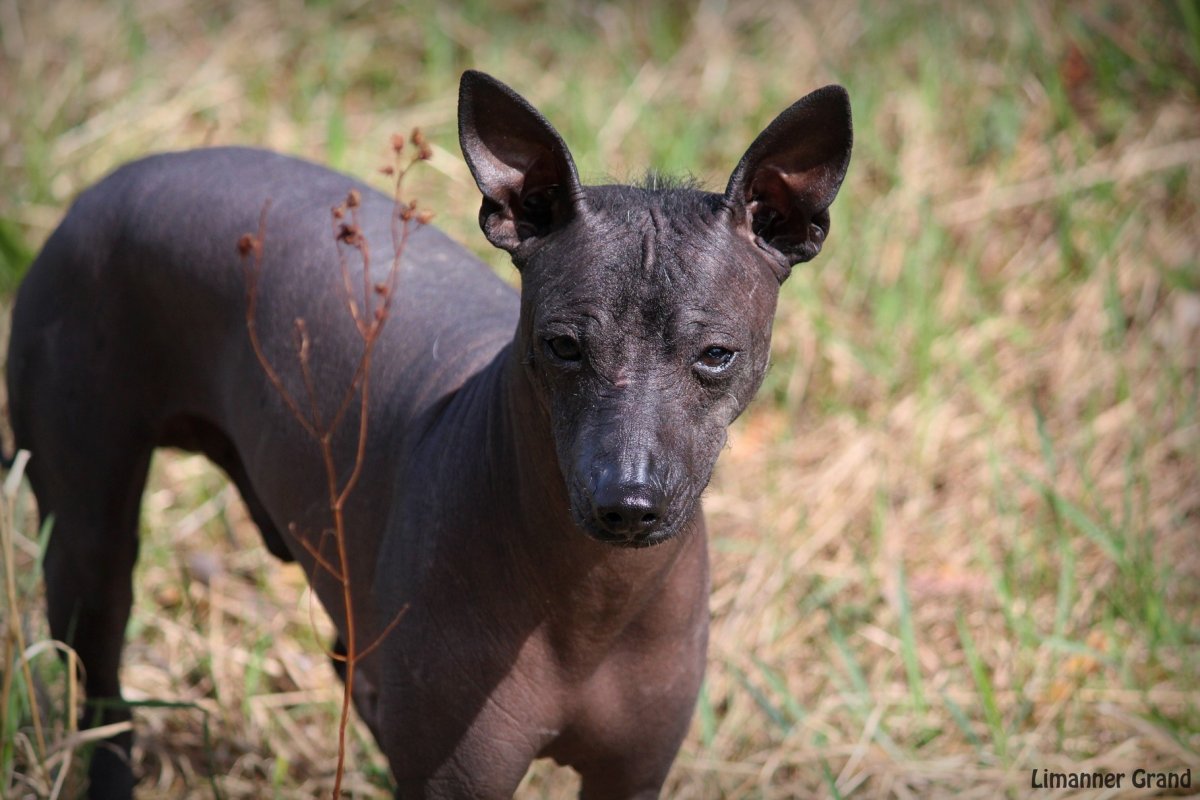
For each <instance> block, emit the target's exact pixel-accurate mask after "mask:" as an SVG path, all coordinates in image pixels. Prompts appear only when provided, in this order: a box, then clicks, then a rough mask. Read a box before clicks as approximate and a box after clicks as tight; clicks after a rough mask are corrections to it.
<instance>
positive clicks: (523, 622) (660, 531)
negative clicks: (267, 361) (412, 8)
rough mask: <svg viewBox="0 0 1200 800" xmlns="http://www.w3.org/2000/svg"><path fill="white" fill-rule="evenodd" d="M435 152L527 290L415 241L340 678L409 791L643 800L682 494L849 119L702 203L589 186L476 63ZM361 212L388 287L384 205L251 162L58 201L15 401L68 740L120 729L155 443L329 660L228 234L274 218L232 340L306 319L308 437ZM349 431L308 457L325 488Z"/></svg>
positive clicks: (697, 615)
mask: <svg viewBox="0 0 1200 800" xmlns="http://www.w3.org/2000/svg"><path fill="white" fill-rule="evenodd" d="M459 138H460V143H461V145H462V150H463V154H464V155H465V157H466V161H467V164H468V165H469V166H470V169H471V173H472V175H473V176H474V178H475V181H476V183H477V184H478V185H479V189H480V191H481V192H482V194H483V205H482V208H481V210H480V212H479V222H480V226H481V227H482V228H483V232H484V234H485V235H486V237H487V239H488V241H490V242H491V243H492V244H493V245H495V246H496V247H499V248H502V249H503V250H506V251H507V252H508V253H510V254H511V256H512V261H513V263H514V264H515V265H516V267H517V269H518V270H519V272H520V277H521V284H522V290H521V292H520V294H519V295H518V293H516V292H515V291H513V290H512V289H510V288H509V287H508V286H507V285H506V284H504V283H503V282H502V281H500V280H499V279H498V278H496V277H495V276H494V275H493V274H492V273H491V272H490V271H489V270H488V268H487V267H486V266H484V265H483V264H482V263H481V262H480V261H479V260H477V259H476V258H474V257H473V256H471V255H470V254H469V253H468V252H467V251H466V250H465V249H464V248H462V247H460V246H459V245H457V244H455V243H454V242H452V241H451V240H449V239H448V238H447V237H445V236H444V235H442V234H441V233H439V232H438V231H437V230H436V229H434V228H433V227H431V226H424V227H419V228H417V229H415V230H414V232H413V233H412V235H411V236H410V237H408V239H407V242H406V245H405V248H404V252H403V254H402V258H401V260H400V262H399V273H398V276H397V284H396V285H397V289H396V293H395V297H394V300H395V303H394V306H393V307H392V309H391V313H390V316H391V319H390V322H389V324H387V325H386V326H385V327H384V328H383V329H382V332H381V334H380V338H379V340H378V343H377V346H376V349H375V351H374V356H373V360H372V366H371V370H372V372H371V391H370V397H369V402H368V403H367V404H366V405H365V406H364V408H365V413H366V414H367V415H368V422H369V431H370V434H369V437H368V438H369V440H368V441H367V443H366V450H365V452H364V453H363V464H364V468H363V470H362V474H363V476H364V478H363V480H362V481H361V482H360V483H359V485H358V486H357V488H356V489H355V491H354V492H353V494H352V495H351V496H350V497H349V499H348V501H347V503H346V506H345V509H344V514H345V521H346V545H347V546H346V558H347V559H348V563H347V564H346V565H345V566H346V569H347V572H349V573H350V574H352V575H353V576H354V581H353V585H352V586H351V592H352V597H353V602H352V603H351V604H350V608H352V610H353V614H354V619H353V624H354V626H355V628H356V630H357V631H359V632H360V636H361V637H362V638H363V639H364V640H369V639H371V638H373V637H377V636H379V635H380V633H381V632H383V631H384V630H385V628H387V626H388V625H389V621H391V620H393V619H394V618H395V617H396V616H397V614H398V613H399V612H400V610H401V609H404V608H407V611H406V612H405V613H404V614H403V616H402V617H401V618H400V621H399V623H398V624H396V625H395V626H394V627H393V628H392V629H391V630H390V631H387V635H386V636H385V637H384V638H383V640H382V642H381V644H380V646H379V647H377V648H375V649H373V650H371V652H370V653H368V654H366V655H364V657H363V658H362V659H361V660H360V661H359V662H358V673H357V678H356V681H355V706H356V708H357V710H358V712H359V714H360V715H361V717H362V719H363V720H364V721H365V722H366V724H367V725H368V726H369V727H370V729H371V731H372V732H373V733H374V735H375V737H376V739H377V740H378V742H379V745H380V747H381V748H382V750H383V752H384V754H385V755H386V756H387V758H388V762H389V764H390V766H391V770H392V774H393V777H394V780H395V783H396V794H397V796H398V797H403V798H408V797H438V798H449V797H455V798H458V797H463V798H466V797H470V798H500V797H509V796H511V795H512V793H513V791H514V790H515V789H516V787H517V785H518V784H519V782H520V781H521V779H522V777H523V776H524V774H525V772H526V770H527V769H528V767H529V764H530V762H531V761H533V760H534V759H536V758H539V757H549V758H553V759H555V760H556V761H558V762H559V763H561V764H568V765H570V766H571V767H573V768H574V769H575V770H577V771H578V772H579V773H580V775H581V780H582V795H583V796H584V797H586V798H631V797H655V796H657V795H658V793H659V792H660V791H661V787H662V785H663V782H664V780H665V778H666V776H667V772H668V770H669V769H670V766H671V763H672V761H673V759H674V757H675V754H676V752H677V750H678V749H679V746H680V742H681V741H682V739H683V737H684V734H685V732H686V730H687V727H688V723H689V720H690V718H691V715H692V709H693V706H694V704H695V700H696V695H697V692H698V691H699V687H700V682H701V679H702V677H703V674H704V662H705V647H706V641H707V633H708V607H707V593H708V584H709V579H708V555H707V551H706V533H705V525H704V517H703V514H702V512H701V510H700V495H701V493H702V491H703V490H704V488H705V486H706V485H707V483H708V481H709V478H710V476H711V474H712V470H713V465H714V463H715V462H716V459H717V455H718V453H719V452H720V450H721V448H722V447H723V445H724V443H725V440H726V428H727V426H728V425H729V424H730V422H732V421H733V420H734V418H735V417H737V416H738V414H739V413H741V411H742V410H743V409H744V408H745V407H746V405H747V403H749V402H750V400H751V398H752V397H753V395H754V393H755V391H756V390H757V388H758V386H759V384H760V383H761V381H762V378H763V373H764V372H765V370H766V368H767V362H768V355H769V350H770V339H771V324H772V319H773V317H774V313H775V306H776V300H777V297H778V292H779V287H780V284H781V282H782V281H783V280H784V279H785V278H787V276H788V274H789V272H790V270H791V268H792V267H793V265H795V264H797V263H799V262H802V261H807V260H809V259H811V258H812V257H813V256H815V255H816V254H817V253H818V252H819V251H820V249H821V246H822V244H823V243H824V241H825V238H826V236H827V234H828V231H829V211H828V209H829V206H830V204H831V203H832V202H833V199H834V197H835V195H836V194H837V191H838V188H839V187H840V185H841V182H842V179H843V177H844V175H845V172H846V168H847V166H848V164H849V159H850V147H851V122H850V105H849V100H848V97H847V95H846V92H845V91H844V90H843V89H841V88H840V87H836V86H829V87H826V88H824V89H820V90H818V91H816V92H813V93H812V94H810V95H808V96H806V97H804V98H803V99H801V100H799V101H798V102H796V103H795V104H794V105H792V106H791V107H790V108H788V109H786V110H785V111H784V112H783V113H782V114H780V115H779V116H778V117H777V118H776V119H775V120H774V121H773V122H772V123H771V124H770V125H769V126H768V127H767V128H766V129H765V130H764V131H763V132H762V133H761V134H760V135H759V136H758V137H757V138H756V139H755V140H754V142H753V143H752V144H751V145H750V147H749V149H748V150H747V152H746V153H745V155H744V156H743V157H742V159H741V161H740V162H739V163H738V164H737V166H736V168H735V169H734V170H733V173H732V175H731V177H730V178H729V182H728V185H727V188H726V189H725V191H724V193H723V194H716V193H709V192H705V191H701V190H699V189H697V188H694V187H692V186H690V185H666V186H663V185H661V184H659V183H657V182H648V183H647V184H646V185H642V186H625V185H607V186H584V185H582V184H581V183H580V180H579V177H578V175H577V172H576V169H575V165H574V162H573V160H572V157H571V154H570V152H569V151H568V150H567V147H566V145H565V144H564V143H563V140H562V139H561V138H560V137H559V135H558V133H557V132H556V131H555V130H554V128H553V127H551V125H550V123H549V122H547V121H546V119H545V118H544V117H543V116H542V115H541V114H540V113H539V112H538V111H537V110H535V109H534V108H533V107H532V106H531V105H530V104H529V103H528V102H526V101H525V100H524V99H523V98H521V97H520V96H519V95H517V94H516V93H515V92H513V91H512V90H511V89H509V88H508V87H507V86H505V85H503V84H502V83H500V82H498V81H496V80H495V79H493V78H491V77H489V76H487V75H484V74H482V73H479V72H467V73H466V74H464V75H463V77H462V83H461V87H460V95H459ZM352 188H353V189H356V190H357V191H358V193H359V197H360V200H359V206H358V208H357V209H356V213H358V215H359V224H360V229H361V232H362V234H363V236H364V237H366V238H367V239H368V240H369V241H370V243H371V247H372V254H373V256H374V259H373V263H374V264H377V265H380V264H387V263H388V262H389V261H390V260H391V257H392V253H391V251H390V250H389V247H390V246H391V243H392V237H391V231H392V228H391V226H392V215H393V213H394V207H393V200H392V198H390V197H387V196H384V195H382V194H380V193H379V192H376V191H374V190H372V189H370V188H368V187H366V186H364V185H362V184H359V183H358V182H356V181H354V180H352V179H350V178H347V177H344V176H342V175H339V174H337V173H334V172H331V171H329V170H326V169H324V168H322V167H318V166H315V165H312V164H309V163H306V162H304V161H299V160H296V159H293V158H288V157H284V156H281V155H275V154H271V153H267V152H262V151H257V150H251V149H238V148H216V149H205V150H196V151H190V152H183V153H174V154H167V155H157V156H152V157H149V158H146V159H144V160H141V161H137V162H135V163H132V164H129V165H126V166H124V167H121V168H120V169H118V170H116V171H115V172H114V173H112V174H111V175H110V176H109V177H107V178H105V179H104V180H103V181H101V182H100V183H99V184H97V185H96V186H95V187H93V188H91V189H89V190H87V191H85V192H84V193H83V194H81V195H80V197H79V198H78V200H77V201H76V202H75V204H74V205H73V206H72V208H71V210H70V212H69V213H68V214H67V216H66V218H65V220H64V221H63V222H62V224H61V225H60V226H59V227H58V229H57V230H56V231H55V232H54V233H53V235H52V236H51V237H50V239H49V240H48V241H47V242H46V245H45V247H44V249H43V250H42V252H41V254H40V255H39V256H38V258H37V260H36V262H35V263H34V265H33V267H32V268H31V270H30V272H29V275H28V276H27V277H26V279H25V281H24V283H23V284H22V286H21V289H20V293H19V296H18V299H17V304H16V308H15V311H14V313H13V330H12V337H11V344H10V347H9V353H8V387H9V397H10V411H11V417H12V425H13V430H14V433H15V436H16V443H17V445H18V446H19V447H21V448H26V449H28V450H30V451H31V452H32V459H31V461H30V464H29V468H28V475H29V479H30V482H31V484H32V487H33V491H34V493H35V495H36V498H37V502H38V506H39V511H40V513H41V515H42V517H43V518H46V517H49V516H51V515H53V531H52V534H51V536H50V540H49V545H48V550H47V552H46V554H45V580H46V596H47V604H48V612H49V617H50V626H51V631H52V633H53V635H54V636H55V637H56V638H58V639H62V640H64V641H67V642H69V643H70V644H71V645H72V646H73V647H74V648H75V649H76V650H77V652H78V654H79V656H80V658H81V660H82V663H83V665H84V667H85V669H86V690H87V697H88V702H89V704H90V707H89V709H88V710H86V711H85V713H84V724H87V725H96V724H98V723H105V722H113V721H118V720H123V719H128V718H129V712H128V710H125V709H122V708H121V706H120V704H119V702H118V701H119V698H120V695H121V688H120V684H119V680H118V666H119V663H120V656H121V648H122V643H123V638H124V630H125V625H126V622H127V620H128V618H129V612H130V603H131V598H132V586H131V570H132V569H133V566H134V561H135V559H136V557H137V551H138V539H137V531H138V513H139V505H140V498H141V495H142V491H143V487H144V483H145V479H146V473H147V467H148V465H149V462H150V456H151V452H152V451H153V450H154V448H156V447H162V446H171V447H181V448H185V449H188V450H194V451H199V452H202V453H204V454H206V455H207V456H208V457H209V458H211V459H212V461H214V462H215V463H216V464H217V465H219V466H220V467H221V468H222V469H223V470H224V471H225V472H226V473H228V475H229V477H230V479H231V480H232V481H233V483H234V484H236V486H237V488H238V490H239V491H240V493H241V495H242V497H243V498H244V499H245V502H246V505H247V507H248V509H249V513H250V514H251V516H252V518H253V520H254V522H255V523H256V524H257V526H258V528H259V529H260V530H261V531H262V535H263V538H264V541H265V543H266V545H267V547H268V548H269V549H270V550H271V552H273V553H275V554H276V555H278V556H280V557H282V558H285V559H294V560H296V561H299V562H300V563H301V564H302V565H303V566H304V567H305V569H306V572H307V573H308V575H309V576H310V580H311V581H312V584H313V588H314V591H315V592H316V594H317V595H318V597H319V598H320V599H321V601H322V603H323V605H324V606H325V608H326V609H327V610H328V611H329V613H330V615H331V616H332V618H333V621H334V624H335V626H336V627H337V629H338V630H339V631H340V633H341V635H342V637H343V639H344V638H345V635H346V629H347V619H346V604H345V603H344V601H343V594H342V587H341V586H339V585H338V582H337V581H336V580H335V579H334V577H333V576H331V575H329V574H327V571H325V570H322V569H320V568H319V565H318V564H316V563H315V559H314V553H315V552H316V546H317V536H318V535H319V534H320V532H321V531H322V530H324V529H326V528H327V527H328V524H329V523H328V515H329V505H328V502H327V493H326V491H325V475H324V471H323V467H322V464H321V459H320V458H319V457H318V453H317V449H316V447H315V446H314V443H313V441H312V439H311V437H309V436H307V435H306V434H305V431H304V429H303V426H302V425H301V424H300V422H299V421H298V420H297V418H296V417H295V416H294V415H293V414H292V413H291V411H290V410H289V408H288V406H287V405H286V403H285V402H283V400H282V398H281V396H280V393H279V392H278V391H277V387H276V386H275V385H273V384H272V382H271V381H270V380H268V377H267V375H266V374H265V373H264V370H263V368H262V364H261V363H260V361H259V359H258V357H257V356H256V353H255V351H254V349H253V347H252V345H251V341H250V338H249V336H248V331H247V315H246V286H245V283H244V274H243V269H242V264H241V260H240V258H239V255H238V253H237V248H236V246H235V245H236V244H237V242H238V240H239V237H241V236H242V235H243V234H244V233H245V232H246V231H250V230H254V229H256V228H257V226H258V222H259V217H260V212H261V211H262V209H263V206H264V202H265V201H266V200H268V199H269V200H270V203H271V205H270V211H269V214H268V215H267V216H266V225H265V237H264V241H263V247H262V252H261V259H262V262H261V277H260V280H259V283H258V286H257V308H256V311H255V315H256V325H257V330H258V331H259V333H260V335H261V337H262V346H263V349H264V350H265V351H267V353H268V354H269V355H271V356H272V357H274V358H276V360H277V361H278V362H279V363H287V362H286V357H287V354H288V353H289V352H291V350H290V348H291V347H292V346H293V331H294V320H295V319H296V318H297V317H298V316H299V317H303V318H305V319H306V320H307V321H308V329H309V332H310V335H311V354H310V357H311V365H310V367H311V370H312V375H311V376H310V377H311V380H312V384H313V385H314V386H315V393H314V394H315V397H314V401H315V404H316V406H317V407H318V410H320V411H321V412H322V413H324V414H325V415H329V414H331V413H332V412H333V410H334V409H335V408H336V407H337V405H338V403H339V402H340V401H341V390H340V389H339V390H338V391H337V392H334V391H332V390H326V389H324V388H323V387H344V386H345V385H347V382H348V381H350V380H351V379H352V377H353V376H352V372H353V370H354V368H355V367H354V365H355V363H356V359H357V358H358V353H359V352H360V351H361V349H362V340H361V338H360V337H359V333H358V331H357V330H356V328H355V326H354V324H353V323H351V322H350V321H349V319H348V317H347V316H346V314H345V310H344V306H343V304H344V292H343V290H342V281H343V277H342V274H341V271H340V270H339V268H338V264H339V260H338V253H337V245H336V244H335V242H334V241H333V237H332V236H331V233H330V223H329V212H328V209H329V207H330V205H331V204H333V203H335V202H336V201H337V200H338V199H339V198H342V197H344V196H346V194H347V191H348V190H350V189H352ZM351 268H352V269H353V267H351ZM372 269H376V268H375V267H373V268H372ZM381 274H382V273H381ZM352 278H353V279H355V280H361V277H360V276H352ZM377 278H378V276H374V275H372V276H368V280H376V279H377ZM281 380H286V381H289V382H292V385H296V384H295V381H298V380H299V378H298V377H297V376H294V375H287V376H284V378H282V379H281ZM359 413H360V410H359V407H358V404H356V403H352V404H351V407H350V408H349V410H348V411H347V412H346V419H347V424H346V425H345V426H344V427H345V428H347V429H348V430H349V431H351V432H345V433H339V434H338V435H337V436H335V438H334V441H333V452H334V457H335V464H336V466H337V468H338V469H339V470H341V471H343V472H344V471H346V470H348V469H349V468H350V465H351V464H353V462H354V461H355V457H356V441H355V437H354V436H353V434H352V431H354V430H356V429H357V427H358V423H359V422H360V421H361V420H360V418H359V416H358V415H359ZM300 536H309V537H311V539H310V541H309V542H308V543H307V545H304V544H302V543H301V542H300V541H298V539H297V537H300ZM110 744H111V746H110V747H108V748H102V749H98V750H97V752H96V753H95V754H94V756H93V759H92V762H91V766H90V772H89V778H90V789H89V791H90V793H91V794H90V796H91V797H93V798H122V797H125V798H127V797H130V796H131V793H132V788H133V782H134V778H133V771H132V769H131V767H130V765H129V747H130V744H131V736H130V734H128V733H124V734H121V735H118V736H117V737H115V738H114V740H113V741H112V742H111V743H110Z"/></svg>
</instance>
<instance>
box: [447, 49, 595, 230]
mask: <svg viewBox="0 0 1200 800" xmlns="http://www.w3.org/2000/svg"><path fill="white" fill-rule="evenodd" d="M458 141H459V144H460V145H461V146H462V151H463V155H464V156H465V157H466V159H467V166H469V167H470V168H471V174H472V175H474V176H475V183H476V184H478V186H479V191H481V192H483V207H482V208H480V210H479V226H480V227H481V228H483V232H484V235H486V236H487V238H488V241H489V242H491V243H492V244H494V245H496V247H500V248H502V249H504V250H507V251H509V252H510V253H511V252H512V251H513V250H514V249H516V247H517V246H518V245H520V244H521V243H522V242H524V241H526V240H528V239H531V238H536V237H539V236H544V235H545V234H547V233H549V232H550V231H552V230H555V229H556V228H558V227H559V226H561V225H563V224H565V223H566V222H567V221H568V220H570V219H571V218H572V217H573V216H574V214H575V213H576V211H577V210H578V207H579V204H580V203H581V202H582V199H581V198H582V190H581V188H580V186H579V175H578V174H577V173H576V171H575V162H574V161H573V160H572V159H571V153H570V151H569V150H567V146H566V145H565V144H564V143H563V140H562V137H560V136H559V135H558V132H557V131H555V130H554V128H553V127H552V126H551V125H550V123H549V122H547V121H546V118H545V117H543V116H542V115H541V114H540V113H538V111H537V109H535V108H534V107H533V106H531V105H529V103H528V102H527V101H526V100H525V98H523V97H521V96H520V95H519V94H517V93H516V92H514V91H513V90H512V89H510V88H508V87H507V86H505V85H504V84H503V83H501V82H500V81H498V80H496V79H495V78H493V77H491V76H490V75H485V74H484V73H482V72H476V71H474V70H468V71H467V72H464V73H463V76H462V81H461V82H460V83H459V88H458Z"/></svg>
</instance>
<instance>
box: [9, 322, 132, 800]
mask: <svg viewBox="0 0 1200 800" xmlns="http://www.w3.org/2000/svg"><path fill="white" fill-rule="evenodd" d="M47 316H49V315H47ZM44 319H45V318H44V317H39V315H38V314H37V313H34V314H32V315H26V316H25V317H24V318H23V319H19V320H18V322H17V324H16V325H15V326H14V333H13V346H12V348H11V350H10V353H9V364H8V370H9V379H10V380H9V387H10V396H9V399H10V414H11V418H12V424H13V432H14V435H15V439H16V444H17V446H18V447H21V448H24V449H27V450H29V451H30V452H31V454H32V455H31V459H30V462H29V467H28V471H27V475H28V477H29V481H30V484H31V485H32V487H33V492H34V495H35V496H36V497H37V503H38V510H39V513H40V515H41V517H42V519H43V521H45V520H47V519H50V518H53V523H52V526H51V529H50V537H49V541H48V543H47V547H46V553H45V557H44V561H43V569H44V575H45V581H46V605H47V613H48V616H49V621H50V632H51V635H52V636H53V637H54V638H55V639H57V640H59V641H62V642H65V643H66V644H68V645H70V646H71V647H73V648H74V649H75V652H76V653H77V654H78V656H79V658H80V661H81V663H82V666H83V674H84V675H85V678H86V680H85V689H86V693H87V705H86V707H85V710H84V712H83V717H82V719H81V722H82V724H83V725H84V726H87V727H95V726H98V725H105V724H111V723H118V722H125V721H128V720H129V718H130V715H129V712H128V710H127V709H125V708H122V707H121V706H120V698H121V689H120V683H119V678H118V669H119V666H120V661H121V648H122V644H123V641H124V636H125V625H126V623H127V622H128V620H129V612H130V605H131V602H132V599H133V587H132V571H133V567H134V562H135V561H136V560H137V553H138V536H137V534H138V516H139V510H140V503H141V497H142V490H143V488H144V486H145V481H146V474H147V471H148V469H149V464H150V456H151V452H152V450H153V447H154V429H153V425H152V423H151V422H150V417H149V415H148V414H147V413H146V410H145V408H139V407H138V404H137V403H136V401H135V399H134V398H135V397H136V394H130V393H127V392H125V391H123V390H122V380H121V379H122V378H123V377H125V376H123V375H121V374H120V373H118V374H117V375H116V376H115V377H114V376H113V375H112V359H111V358H110V357H109V354H108V353H106V352H105V345H104V341H105V337H104V336H102V335H100V336H97V332H96V330H95V329H94V328H93V327H92V326H89V325H88V324H87V322H86V321H84V322H83V323H82V324H79V317H77V316H71V317H68V318H64V317H58V318H57V319H55V318H51V319H50V320H49V321H48V322H43V320H44ZM110 338H111V337H110ZM102 376H107V377H102ZM17 387H19V388H17ZM132 740H133V736H132V733H131V732H130V731H128V730H125V731H121V732H118V733H117V734H116V735H114V736H113V737H111V738H110V739H106V740H105V741H103V742H102V743H101V744H99V745H98V746H97V747H96V748H95V750H94V751H93V756H92V761H91V766H90V768H89V776H90V779H91V786H90V789H89V796H90V797H93V798H99V797H104V798H128V797H130V796H131V793H132V787H133V774H132V771H131V770H130V767H129V763H128V759H129V748H130V746H131V743H132Z"/></svg>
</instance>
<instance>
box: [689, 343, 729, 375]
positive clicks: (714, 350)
mask: <svg viewBox="0 0 1200 800" xmlns="http://www.w3.org/2000/svg"><path fill="white" fill-rule="evenodd" d="M736 357H737V353H736V352H734V351H733V350H728V349H726V348H724V347H719V346H717V345H713V346H712V347H710V348H708V349H707V350H705V351H704V352H703V353H701V354H700V358H698V359H696V366H697V367H699V368H700V369H702V370H704V371H705V372H714V373H715V372H724V371H725V370H726V369H727V368H728V367H729V365H730V364H732V363H733V359H734V358H736Z"/></svg>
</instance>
